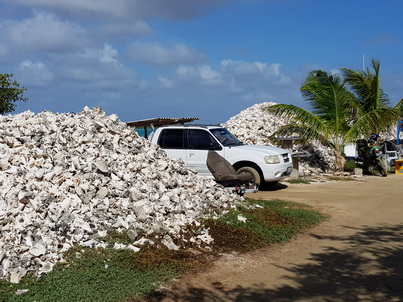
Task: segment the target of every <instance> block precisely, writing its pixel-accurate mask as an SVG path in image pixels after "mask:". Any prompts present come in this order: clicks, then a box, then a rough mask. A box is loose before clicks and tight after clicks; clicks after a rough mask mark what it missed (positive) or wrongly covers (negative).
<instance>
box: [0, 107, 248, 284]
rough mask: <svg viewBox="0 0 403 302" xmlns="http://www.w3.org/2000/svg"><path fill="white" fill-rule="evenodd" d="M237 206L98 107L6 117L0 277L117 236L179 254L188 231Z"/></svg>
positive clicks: (0, 164) (2, 122)
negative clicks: (158, 240) (133, 236)
mask: <svg viewBox="0 0 403 302" xmlns="http://www.w3.org/2000/svg"><path fill="white" fill-rule="evenodd" d="M239 200H240V197H238V196H237V195H234V194H232V193H230V192H229V191H227V190H224V189H222V188H221V187H219V186H217V185H216V184H215V182H214V181H213V180H208V179H205V178H201V177H199V176H198V175H197V174H196V173H195V172H194V171H192V170H189V169H187V168H186V167H185V166H184V165H183V162H182V161H181V160H171V159H169V158H168V157H167V156H166V153H165V152H164V151H162V150H161V149H160V148H159V147H158V146H155V145H152V144H151V143H150V142H149V141H148V140H146V139H144V138H141V137H139V136H138V135H137V134H136V132H134V131H133V130H132V129H130V128H128V127H127V126H126V124H125V123H123V122H121V121H119V119H118V117H117V116H116V115H110V116H107V115H106V114H105V112H103V111H102V110H101V109H100V108H94V109H89V108H87V107H86V108H84V110H83V111H82V112H81V113H76V114H55V113H51V112H42V113H40V114H34V113H32V112H30V111H26V112H23V113H20V114H17V115H8V116H0V279H7V280H11V281H12V282H18V281H19V280H20V278H21V277H22V276H24V275H25V274H26V273H27V272H29V271H33V272H34V273H35V274H36V275H40V274H41V273H43V272H48V271H50V270H51V269H52V266H53V265H54V264H55V263H56V262H57V261H60V260H62V252H63V251H66V250H68V249H69V248H70V247H72V246H73V245H74V244H76V243H78V244H82V245H86V246H104V244H103V243H102V240H100V239H101V238H102V237H103V236H105V235H106V232H107V231H108V230H110V229H116V230H133V231H134V232H136V230H137V231H138V230H142V231H144V232H146V233H150V232H156V233H158V234H161V236H163V237H164V239H165V242H167V245H169V247H170V248H176V246H175V245H174V244H173V242H172V237H175V236H176V235H177V234H179V232H180V230H181V227H182V226H184V225H188V224H192V223H195V224H198V220H199V219H200V218H202V217H204V213H206V211H207V210H209V211H210V212H211V211H215V210H219V209H223V208H225V207H228V206H230V205H233V204H234V202H236V201H239ZM200 238H207V239H208V240H210V239H211V238H210V239H209V238H208V234H203V236H200ZM200 238H196V239H195V241H197V240H199V241H200ZM207 239H206V240H207ZM208 240H207V241H208ZM142 242H144V240H142V241H141V242H137V243H138V244H137V245H136V243H133V245H130V246H127V247H126V248H131V249H133V250H138V249H139V246H140V245H141V243H142ZM121 247H122V246H119V248H121Z"/></svg>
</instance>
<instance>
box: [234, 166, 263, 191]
mask: <svg viewBox="0 0 403 302" xmlns="http://www.w3.org/2000/svg"><path fill="white" fill-rule="evenodd" d="M241 172H248V173H250V174H252V178H253V182H254V183H255V185H256V186H258V187H259V185H260V182H261V178H260V174H259V172H258V171H256V169H255V168H252V167H247V166H245V167H242V168H239V169H238V171H237V173H241Z"/></svg>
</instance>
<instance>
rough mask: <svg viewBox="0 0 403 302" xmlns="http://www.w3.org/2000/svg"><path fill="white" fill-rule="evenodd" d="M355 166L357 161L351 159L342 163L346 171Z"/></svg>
mask: <svg viewBox="0 0 403 302" xmlns="http://www.w3.org/2000/svg"><path fill="white" fill-rule="evenodd" d="M357 167H358V166H357V163H356V162H355V160H353V159H349V160H346V162H345V163H344V171H346V172H352V171H354V169H355V168H357Z"/></svg>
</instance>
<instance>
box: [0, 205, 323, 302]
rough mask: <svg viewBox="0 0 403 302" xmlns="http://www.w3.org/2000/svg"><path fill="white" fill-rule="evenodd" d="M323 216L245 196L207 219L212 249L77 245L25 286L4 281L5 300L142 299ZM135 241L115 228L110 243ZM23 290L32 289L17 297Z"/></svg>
mask: <svg viewBox="0 0 403 302" xmlns="http://www.w3.org/2000/svg"><path fill="white" fill-rule="evenodd" d="M238 217H239V218H243V217H244V218H246V221H245V222H243V221H241V220H239V219H238ZM323 219H325V217H324V216H323V215H321V214H320V213H318V212H316V211H313V210H312V209H311V208H310V207H308V206H305V205H301V204H298V203H291V202H284V201H279V200H273V201H260V200H245V202H244V205H242V206H239V207H237V208H236V209H233V210H230V211H229V212H227V213H226V214H225V215H223V216H222V217H221V218H219V219H208V220H206V221H205V225H204V226H203V227H209V233H210V235H211V236H212V237H213V238H214V243H213V244H212V245H211V249H212V250H211V251H206V250H202V249H200V250H197V249H195V248H194V247H192V246H186V243H184V242H182V244H181V246H184V247H185V248H183V249H180V250H178V251H171V250H168V249H167V248H165V247H164V246H163V245H161V244H160V243H158V242H156V243H155V244H154V245H148V246H145V247H143V248H142V250H141V251H140V252H134V251H131V250H116V249H112V248H107V249H99V248H97V249H90V248H82V247H75V248H73V249H71V250H70V251H69V252H68V253H66V255H65V258H66V261H65V262H64V263H59V264H57V265H56V266H55V267H54V269H53V271H52V272H50V273H48V274H46V275H43V276H41V277H40V278H39V279H36V278H32V277H29V276H26V277H24V278H23V279H22V280H21V282H20V283H19V284H12V283H9V282H6V281H0V302H3V301H4V302H5V301H7V302H9V301H11V302H13V301H29V302H32V301H40V302H48V301H49V302H50V301H59V302H63V301H68V302H70V301H101V302H102V301H126V302H127V301H141V299H142V298H144V297H147V296H150V295H152V294H153V293H155V290H156V289H158V288H159V287H160V286H161V285H164V284H166V283H168V282H169V281H170V280H172V279H173V278H176V277H178V276H180V275H181V274H183V273H185V272H187V273H189V272H191V271H192V270H198V269H202V268H205V267H207V266H208V265H210V264H211V263H212V261H211V260H212V259H215V257H216V254H217V252H232V251H238V252H246V251H250V250H254V249H257V248H260V247H263V246H267V245H270V244H273V243H279V242H285V241H288V240H290V239H291V238H292V237H293V236H294V235H296V234H297V233H299V232H301V231H303V230H305V229H307V228H309V227H311V226H313V225H315V224H317V223H319V222H320V221H322V220H323ZM189 231H192V230H191V229H189ZM195 233H197V230H195ZM135 239H138V237H137V233H135V232H134V233H119V232H111V233H110V234H109V235H108V238H107V239H106V241H107V242H108V243H109V244H110V245H113V243H114V242H120V243H125V244H128V243H131V242H133V241H134V240H135ZM154 239H155V238H154ZM186 247H189V248H186ZM18 290H28V291H27V292H25V293H22V294H20V295H17V294H16V293H17V291H18Z"/></svg>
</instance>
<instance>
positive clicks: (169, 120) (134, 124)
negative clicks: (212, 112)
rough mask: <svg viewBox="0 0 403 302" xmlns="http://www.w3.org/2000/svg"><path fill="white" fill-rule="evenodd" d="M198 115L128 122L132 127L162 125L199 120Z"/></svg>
mask: <svg viewBox="0 0 403 302" xmlns="http://www.w3.org/2000/svg"><path fill="white" fill-rule="evenodd" d="M198 119H199V118H197V117H178V118H176V117H157V118H150V119H145V120H137V121H132V122H126V124H127V125H128V126H130V127H150V126H153V127H160V126H164V125H173V124H184V123H190V122H193V121H196V120H198Z"/></svg>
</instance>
